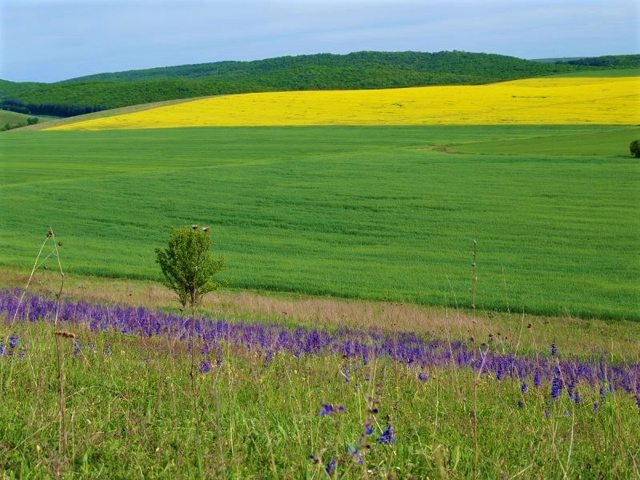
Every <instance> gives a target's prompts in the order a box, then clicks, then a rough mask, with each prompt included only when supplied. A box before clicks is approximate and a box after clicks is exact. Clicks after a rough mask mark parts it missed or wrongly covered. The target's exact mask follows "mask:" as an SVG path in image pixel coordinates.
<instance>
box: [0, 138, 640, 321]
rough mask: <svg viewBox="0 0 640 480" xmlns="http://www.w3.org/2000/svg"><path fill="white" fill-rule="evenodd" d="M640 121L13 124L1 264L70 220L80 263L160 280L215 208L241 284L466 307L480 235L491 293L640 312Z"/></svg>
mask: <svg viewBox="0 0 640 480" xmlns="http://www.w3.org/2000/svg"><path fill="white" fill-rule="evenodd" d="M639 133H640V131H639V129H638V128H635V127H612V126H603V127H593V126H566V127H559V126H537V127H534V126H483V127H480V126H457V127H448V126H431V127H424V126H422V127H420V126H416V127H366V128H365V127H363V128H359V127H299V128H276V127H272V128H191V129H189V128H187V129H184V128H183V129H162V130H130V131H96V132H58V131H44V132H42V131H41V132H13V133H10V134H7V136H6V137H3V153H4V155H3V156H2V160H1V162H2V163H1V164H0V167H1V169H2V171H3V176H2V178H1V180H0V181H1V182H2V183H1V185H0V203H2V204H3V205H6V206H8V208H5V209H3V211H2V212H1V213H0V239H1V241H2V244H3V245H4V247H3V249H2V251H0V264H3V265H15V266H21V267H27V266H29V265H30V264H31V262H32V261H33V258H34V256H35V254H36V252H37V248H38V245H39V244H40V242H41V238H42V235H43V232H46V230H47V229H48V228H49V226H51V227H52V228H53V229H54V231H55V232H56V235H57V236H58V238H59V239H61V240H62V241H63V242H64V249H63V254H62V255H63V261H64V263H65V268H66V269H67V270H68V272H69V274H73V273H77V274H91V275H102V276H112V277H126V278H151V279H158V278H159V269H158V267H157V265H156V264H155V263H154V258H155V257H154V254H153V249H154V247H156V246H161V245H163V244H164V243H165V242H166V238H167V236H168V233H169V229H170V227H172V226H176V225H185V224H190V223H192V222H196V223H200V224H203V225H205V224H206V225H211V227H212V232H213V235H214V245H215V247H214V248H215V249H216V251H217V252H219V253H221V254H222V255H224V256H225V258H226V261H227V265H228V268H227V269H226V270H225V271H224V274H223V277H225V278H226V279H227V280H228V282H229V285H230V287H231V288H250V289H262V290H278V291H292V292H301V293H308V294H316V295H334V296H341V297H355V298H363V299H373V300H381V299H387V300H391V301H398V302H403V301H408V302H415V303H423V304H438V305H449V306H455V305H463V306H464V305H468V303H469V293H468V289H469V287H470V284H471V267H470V263H471V247H472V241H473V239H477V241H478V262H477V263H478V276H479V279H478V286H477V304H478V306H479V307H480V308H484V309H499V310H507V309H508V308H509V309H511V310H515V311H520V310H522V309H524V310H525V311H526V312H528V313H538V314H552V315H564V316H582V317H600V318H606V319H623V318H626V319H633V320H638V319H640V315H639V313H638V312H639V309H638V304H639V298H640V290H639V288H638V284H637V279H638V278H639V277H640V265H639V264H638V258H639V254H640V252H639V246H638V242H637V234H638V231H639V227H640V215H639V213H640V211H639V210H640V194H639V193H638V189H637V185H638V181H639V180H640V164H639V163H638V162H637V161H635V160H633V159H631V158H630V157H629V155H628V152H627V151H626V149H627V148H628V145H629V143H630V141H631V140H633V139H635V138H638V136H639ZM488 142H492V143H488ZM519 146H521V147H522V148H519ZM538 149H540V150H538ZM456 151H461V152H462V151H464V152H470V153H447V152H456ZM538 151H540V153H537V152H538ZM492 152H493V153H492ZM592 153H597V155H592Z"/></svg>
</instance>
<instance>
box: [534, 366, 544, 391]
mask: <svg viewBox="0 0 640 480" xmlns="http://www.w3.org/2000/svg"><path fill="white" fill-rule="evenodd" d="M541 384H542V383H541V382H540V372H539V371H538V370H536V373H534V374H533V386H534V387H536V388H540V385H541Z"/></svg>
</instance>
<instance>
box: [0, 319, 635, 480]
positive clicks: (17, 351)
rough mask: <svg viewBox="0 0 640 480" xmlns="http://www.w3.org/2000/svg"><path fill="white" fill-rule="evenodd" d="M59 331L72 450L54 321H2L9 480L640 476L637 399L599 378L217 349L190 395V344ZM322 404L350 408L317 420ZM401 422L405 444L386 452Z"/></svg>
mask: <svg viewBox="0 0 640 480" xmlns="http://www.w3.org/2000/svg"><path fill="white" fill-rule="evenodd" d="M114 312H115V311H114ZM112 315H116V314H115V313H113V314H112ZM60 328H64V329H65V330H67V331H70V333H73V335H75V337H76V338H75V339H74V340H71V339H65V342H66V343H65V344H64V345H63V358H64V371H65V372H66V381H65V382H66V385H65V391H66V392H67V396H66V397H65V404H66V412H67V414H66V420H67V425H68V428H67V437H68V438H67V440H68V441H67V446H66V449H65V450H64V452H63V453H60V452H58V451H57V449H58V420H57V418H58V409H57V405H56V402H57V385H56V367H55V361H54V358H55V351H54V346H53V343H52V341H51V339H52V336H53V334H54V331H53V328H52V326H51V324H50V323H46V322H44V321H36V322H17V323H15V324H14V325H13V327H9V325H8V324H7V323H0V337H1V338H6V337H7V336H8V335H9V334H15V335H17V336H18V338H19V341H18V342H17V343H18V345H17V347H15V348H14V349H12V350H11V354H10V355H9V354H7V352H8V351H9V350H5V355H3V356H0V374H1V375H0V377H1V378H2V380H3V390H2V394H3V395H2V400H3V401H2V402H0V413H1V415H2V418H3V419H4V421H3V422H2V423H0V472H1V473H3V474H4V475H5V476H6V477H8V478H18V477H48V476H51V477H53V476H57V477H59V476H63V477H79V478H115V477H131V476H137V475H140V476H144V477H145V478H160V477H161V478H166V477H181V478H192V477H202V476H206V477H210V478H212V477H215V478H300V477H306V478H326V474H325V472H326V470H327V468H328V466H329V467H331V465H332V460H333V459H335V460H336V463H335V468H333V469H332V468H329V473H330V477H331V478H362V477H363V476H365V477H366V476H368V477H369V478H409V477H419V478H426V477H427V476H428V477H431V478H443V477H448V478H470V477H472V476H473V475H474V472H475V473H477V475H478V477H479V478H498V477H506V478H511V477H516V476H521V475H522V476H524V477H525V478H563V477H568V478H574V477H576V476H580V475H582V476H586V477H594V478H599V477H607V476H611V477H612V478H632V477H633V476H637V475H638V457H639V455H640V445H639V444H638V441H637V435H636V432H637V431H638V429H640V423H639V422H640V417H639V416H638V414H637V413H638V406H637V405H636V398H635V397H634V396H633V394H632V395H629V394H627V393H626V392H620V391H616V392H615V393H608V392H605V393H604V394H603V395H601V394H600V393H599V392H598V385H593V386H590V385H588V384H580V385H579V386H578V387H577V388H578V389H579V391H580V395H581V402H580V403H575V402H572V401H571V400H570V399H569V397H568V395H565V394H562V395H561V396H560V397H559V398H558V399H557V400H555V401H552V399H551V398H550V396H549V390H550V385H549V383H550V382H548V381H545V382H544V384H543V385H541V386H540V388H536V387H534V386H533V385H532V384H529V387H528V389H527V391H524V392H523V388H522V385H521V381H520V380H519V379H510V378H509V377H508V376H507V377H506V378H503V379H502V380H498V379H497V378H496V377H495V376H493V375H482V376H481V377H479V378H478V379H475V375H473V374H472V371H471V370H465V369H461V368H455V367H444V368H441V367H435V366H434V367H428V369H427V370H426V371H425V372H426V374H427V375H428V378H426V377H422V379H421V378H418V372H419V371H420V368H419V367H417V368H416V367H415V366H412V365H411V364H406V363H403V362H401V361H394V360H393V359H392V358H391V357H389V356H386V357H385V356H383V357H380V358H377V359H371V361H369V362H368V363H363V362H362V361H360V360H358V358H352V357H346V358H345V357H344V356H343V355H340V354H339V353H336V354H331V353H328V352H326V353H319V354H313V355H311V354H309V355H308V354H303V355H301V356H299V357H294V356H292V355H290V354H287V353H286V352H281V353H277V354H274V355H273V356H272V357H269V356H268V355H267V353H266V352H264V351H260V350H259V349H256V348H255V346H254V347H253V348H252V349H250V350H247V348H246V347H245V346H244V344H240V345H238V344H236V343H233V342H230V343H227V342H224V341H221V342H219V343H215V344H213V345H210V347H211V348H212V350H211V352H210V357H211V358H212V359H214V360H216V361H214V362H213V364H212V365H211V370H210V371H208V372H203V373H200V374H199V375H198V377H197V380H196V386H197V388H196V391H195V394H194V392H193V389H192V387H191V384H190V379H189V375H188V371H189V364H190V358H189V355H188V349H187V344H186V342H183V341H176V340H175V338H172V337H171V336H169V337H166V336H165V335H163V334H161V335H158V336H152V337H150V338H149V337H146V338H145V337H139V336H136V335H135V332H129V333H128V334H122V333H118V332H114V331H112V330H107V331H99V330H95V329H92V328H89V324H88V323H85V322H81V323H77V322H64V323H63V324H61V325H60ZM525 335H527V336H529V335H531V336H534V337H535V335H536V330H531V331H529V330H527V331H526V332H525ZM251 341H253V340H251ZM247 343H250V341H249V340H248V339H247ZM4 345H5V347H6V342H5V343H4ZM201 345H202V344H201ZM22 354H23V355H22ZM516 354H517V352H516ZM207 356H209V354H207ZM560 358H562V359H564V358H569V355H568V352H562V353H561V357H560ZM636 361H637V360H636ZM345 372H347V374H348V379H349V381H348V382H347V381H345V376H344V373H345ZM423 373H424V372H423ZM474 391H476V393H477V399H476V400H474V399H473V392H474ZM518 402H521V403H522V404H521V405H520V404H519V403H518ZM323 403H327V404H332V405H334V407H335V409H336V410H338V406H339V405H342V406H343V407H344V408H343V410H341V411H337V412H336V413H333V414H330V415H320V414H319V412H320V411H322V410H323V406H322V404H323ZM594 403H597V404H598V407H597V410H596V409H594V407H593V404H594ZM194 405H195V408H194ZM473 410H476V411H477V412H478V414H477V422H478V423H477V431H478V440H479V454H480V455H479V462H478V465H477V467H476V466H475V465H474V451H475V446H474V437H473V436H472V435H471V434H470V433H469V432H471V430H472V427H473V425H472V419H473V415H472V411H473ZM367 425H368V426H370V427H371V430H372V432H371V435H365V433H366V430H365V428H366V427H367ZM389 425H391V427H392V428H393V430H394V435H393V437H394V442H393V443H388V444H385V443H380V442H379V441H378V440H379V439H381V438H385V436H384V431H385V430H386V429H387V428H388V426H389ZM386 438H389V437H388V436H387V437H386ZM360 439H361V440H360ZM349 446H351V447H352V448H353V449H355V448H356V447H358V456H356V455H352V454H350V452H349ZM311 455H313V458H315V459H317V460H318V461H317V463H316V462H315V461H314V460H313V459H312V458H310V456H311ZM358 460H361V461H362V463H359V462H358Z"/></svg>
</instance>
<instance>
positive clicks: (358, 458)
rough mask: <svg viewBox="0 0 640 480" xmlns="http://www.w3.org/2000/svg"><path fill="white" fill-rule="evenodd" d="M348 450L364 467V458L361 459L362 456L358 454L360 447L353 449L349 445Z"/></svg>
mask: <svg viewBox="0 0 640 480" xmlns="http://www.w3.org/2000/svg"><path fill="white" fill-rule="evenodd" d="M347 449H348V450H349V453H350V454H351V456H352V457H353V458H354V459H355V460H356V461H357V462H358V463H359V464H360V465H362V464H363V463H364V462H363V461H362V458H360V454H359V453H358V451H359V450H360V447H359V446H358V445H356V447H355V448H353V447H352V446H351V445H347Z"/></svg>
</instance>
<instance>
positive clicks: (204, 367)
mask: <svg viewBox="0 0 640 480" xmlns="http://www.w3.org/2000/svg"><path fill="white" fill-rule="evenodd" d="M210 370H211V361H210V360H201V361H200V373H209V371H210Z"/></svg>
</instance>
